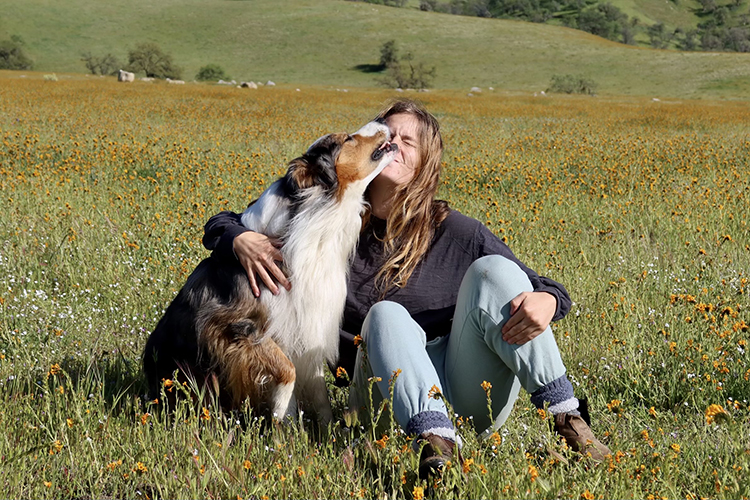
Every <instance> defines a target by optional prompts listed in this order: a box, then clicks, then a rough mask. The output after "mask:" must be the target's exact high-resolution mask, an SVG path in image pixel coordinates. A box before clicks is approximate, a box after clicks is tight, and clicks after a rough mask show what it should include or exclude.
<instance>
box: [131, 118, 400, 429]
mask: <svg viewBox="0 0 750 500" xmlns="http://www.w3.org/2000/svg"><path fill="white" fill-rule="evenodd" d="M389 140H390V133H389V131H388V127H386V126H385V124H383V123H382V122H378V121H374V122H370V123H368V124H367V125H365V126H364V127H362V128H361V129H360V130H358V131H357V132H355V133H354V134H351V135H349V134H345V133H339V134H329V135H326V136H323V137H321V138H320V139H318V140H317V141H315V142H314V143H313V144H312V145H311V146H310V148H309V149H308V150H307V152H306V153H305V154H304V155H302V156H300V157H299V158H296V159H294V160H292V161H291V162H290V163H289V165H288V169H287V172H286V174H285V175H284V176H283V177H282V178H280V179H278V180H277V181H276V182H274V183H273V184H272V185H271V186H270V187H269V188H268V189H267V190H266V191H264V192H263V193H262V194H261V196H260V197H259V198H258V199H257V200H256V201H254V202H253V203H251V204H250V205H249V206H248V208H247V209H246V210H245V211H244V212H243V214H242V224H243V225H244V226H245V227H247V228H248V229H251V230H253V231H256V232H261V233H264V234H266V235H268V236H272V237H276V238H280V239H281V241H282V243H283V245H282V247H281V254H282V256H283V264H282V265H283V269H284V271H285V273H286V274H287V276H288V277H289V280H290V282H292V283H293V286H292V288H291V290H289V291H287V290H286V289H284V288H283V287H280V289H279V294H278V295H273V294H272V293H269V292H268V291H267V290H264V291H262V292H261V294H260V297H259V298H256V297H255V296H254V295H253V293H252V290H251V288H250V283H249V280H248V277H247V274H246V272H245V270H244V269H243V268H242V266H241V265H240V264H239V263H238V262H237V261H233V262H222V261H221V260H219V259H218V258H217V257H215V256H213V255H212V256H211V257H208V258H206V259H204V260H203V261H202V262H201V263H200V264H199V265H198V267H197V268H196V269H195V270H194V271H193V273H192V274H191V275H190V276H189V277H188V279H187V282H186V283H185V285H184V287H183V288H182V289H181V290H180V292H179V293H178V294H177V296H176V297H175V298H174V300H173V301H172V302H171V303H170V305H169V306H168V308H167V310H166V312H165V313H164V316H163V317H162V318H161V319H160V321H159V323H158V324H157V325H156V328H155V329H154V331H153V333H151V335H150V336H149V339H148V341H147V343H146V347H145V349H144V353H143V368H144V372H145V374H146V378H147V379H148V384H149V398H151V399H154V398H158V397H159V394H160V391H161V388H162V386H163V385H164V381H165V380H170V379H172V377H173V374H174V373H175V371H176V370H178V371H179V372H180V374H181V375H182V376H185V377H188V378H193V379H194V380H195V381H196V382H197V383H198V384H206V385H207V386H208V387H209V389H211V384H207V383H208V382H209V381H213V387H214V389H213V390H216V387H217V386H218V392H219V400H220V402H221V405H222V407H223V408H224V409H229V410H234V409H239V408H240V407H241V405H242V404H243V402H244V401H245V400H248V401H249V403H250V405H251V407H252V408H253V410H254V411H259V412H261V413H262V414H269V413H270V414H271V415H273V416H274V418H277V419H284V418H285V417H294V416H295V415H296V412H297V410H298V405H297V401H299V402H300V403H301V405H302V407H303V409H305V410H306V411H309V412H312V413H313V414H315V415H316V416H317V417H318V421H319V422H321V423H323V424H325V423H328V422H330V421H331V419H332V412H331V405H330V401H329V399H328V391H327V389H326V385H325V379H324V373H325V362H328V363H331V364H333V363H335V361H336V359H337V357H338V338H339V337H338V336H339V330H338V329H339V326H340V322H341V318H342V315H343V310H344V303H345V301H346V281H347V273H348V268H349V262H350V257H351V254H352V253H353V250H354V247H355V246H356V243H357V240H358V238H359V233H360V230H361V225H362V213H363V210H364V207H365V201H364V193H365V190H366V188H367V186H368V184H369V183H370V181H372V179H374V178H375V177H376V176H377V175H378V174H379V173H380V172H381V171H382V170H383V169H384V168H385V167H386V166H387V165H388V164H389V163H390V162H391V161H392V160H393V158H394V156H395V154H396V152H397V151H398V147H397V146H396V145H395V144H391V143H390V142H389Z"/></svg>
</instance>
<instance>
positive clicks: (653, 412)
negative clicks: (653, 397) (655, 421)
mask: <svg viewBox="0 0 750 500" xmlns="http://www.w3.org/2000/svg"><path fill="white" fill-rule="evenodd" d="M648 414H649V415H651V416H652V417H654V418H656V409H655V408H654V407H653V406H652V407H651V408H649V409H648Z"/></svg>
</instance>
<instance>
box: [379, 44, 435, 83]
mask: <svg viewBox="0 0 750 500" xmlns="http://www.w3.org/2000/svg"><path fill="white" fill-rule="evenodd" d="M436 72H437V69H436V68H435V66H432V67H427V66H425V64H424V63H422V62H414V56H413V55H412V54H411V53H410V52H407V53H406V54H405V55H404V56H403V57H402V58H401V59H399V60H398V61H396V62H395V63H392V64H391V65H390V66H388V69H387V72H386V76H385V77H383V78H381V79H380V83H382V84H383V85H385V86H386V87H392V88H401V89H404V88H408V89H426V88H429V87H430V86H431V85H432V80H433V79H434V78H435V74H436Z"/></svg>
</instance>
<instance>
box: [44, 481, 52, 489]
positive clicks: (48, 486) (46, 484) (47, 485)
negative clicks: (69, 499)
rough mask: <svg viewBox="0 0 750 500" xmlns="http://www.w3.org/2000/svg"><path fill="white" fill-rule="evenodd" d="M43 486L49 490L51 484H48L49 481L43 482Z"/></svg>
mask: <svg viewBox="0 0 750 500" xmlns="http://www.w3.org/2000/svg"><path fill="white" fill-rule="evenodd" d="M44 486H46V487H47V488H51V487H52V483H51V482H49V481H45V482H44Z"/></svg>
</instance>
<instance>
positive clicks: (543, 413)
mask: <svg viewBox="0 0 750 500" xmlns="http://www.w3.org/2000/svg"><path fill="white" fill-rule="evenodd" d="M536 414H537V415H539V418H541V419H542V420H547V412H546V411H544V408H538V409H537V410H536Z"/></svg>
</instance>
